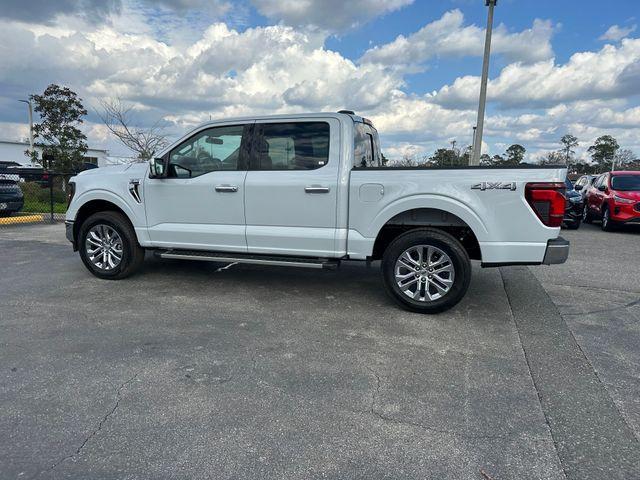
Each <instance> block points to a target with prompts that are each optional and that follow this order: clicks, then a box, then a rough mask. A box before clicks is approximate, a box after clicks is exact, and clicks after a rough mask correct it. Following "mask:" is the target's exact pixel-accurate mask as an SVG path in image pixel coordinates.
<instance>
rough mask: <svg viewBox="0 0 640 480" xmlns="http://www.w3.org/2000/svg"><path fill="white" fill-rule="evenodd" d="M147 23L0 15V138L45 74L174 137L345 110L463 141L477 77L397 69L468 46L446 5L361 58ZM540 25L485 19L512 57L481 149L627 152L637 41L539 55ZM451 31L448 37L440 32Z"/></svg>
mask: <svg viewBox="0 0 640 480" xmlns="http://www.w3.org/2000/svg"><path fill="white" fill-rule="evenodd" d="M183 1H185V2H186V3H189V0H183ZM374 3H375V4H376V5H378V7H379V8H383V7H381V6H380V5H382V2H378V3H376V2H373V3H372V5H373V4H374ZM405 3H406V2H405ZM305 5H306V4H305ZM385 5H387V7H388V8H391V7H390V6H389V5H391V4H385ZM398 5H400V4H396V7H394V8H399V7H398ZM336 10H337V9H336ZM384 11H387V10H384V9H382V10H378V13H379V12H384ZM350 18H351V20H350V22H351V23H353V22H354V21H360V22H361V21H366V18H364V17H353V16H351V17H350ZM354 19H356V20H354ZM151 22H152V20H149V19H148V18H147V17H146V14H145V11H143V10H141V9H135V8H133V9H132V8H129V7H128V6H127V5H125V6H124V7H123V9H122V11H121V13H120V14H117V15H112V16H111V17H110V21H109V22H105V23H104V24H101V25H89V24H87V23H86V21H84V20H82V19H78V18H76V17H64V16H63V17H59V19H58V20H57V21H56V22H54V23H53V24H50V25H39V24H27V23H24V22H18V21H13V20H0V65H2V68H1V69H0V121H4V122H5V123H0V137H6V136H13V137H15V136H16V135H18V134H20V135H24V133H21V132H24V128H23V129H22V130H20V131H18V130H16V128H15V126H11V125H13V124H15V122H17V121H19V120H20V119H22V118H25V117H26V115H25V112H24V108H23V107H24V106H23V105H21V104H18V103H17V102H16V101H15V99H16V98H24V97H25V96H27V95H28V94H30V93H34V92H41V91H42V90H43V89H44V88H45V87H46V85H47V84H49V83H52V82H56V83H61V84H65V85H68V86H69V87H71V88H72V89H74V90H76V91H77V92H78V93H79V94H80V96H81V97H82V98H83V99H84V101H85V105H87V107H91V106H96V105H98V100H99V99H101V98H105V97H112V96H116V95H117V96H120V97H122V99H123V100H125V101H127V102H131V103H133V104H134V105H135V106H136V116H137V118H138V119H139V122H140V123H141V124H151V123H154V122H155V121H157V120H158V119H164V120H165V121H166V122H167V124H168V126H169V128H168V131H169V133H171V134H174V135H179V134H181V133H182V132H183V131H184V129H185V128H186V127H188V126H191V125H193V124H196V123H199V122H201V121H204V120H208V119H209V118H210V117H212V118H224V117H231V116H240V115H253V114H262V113H284V112H305V111H321V110H325V111H335V110H338V109H340V108H351V109H355V110H356V111H357V112H358V113H362V114H364V115H366V116H368V117H370V118H372V120H373V121H374V123H375V124H376V126H377V127H378V130H379V131H380V133H381V134H382V138H383V145H384V148H385V151H386V153H387V155H388V156H389V157H401V156H402V154H403V153H405V152H413V153H414V154H418V153H419V154H421V155H422V154H430V153H432V152H433V151H434V150H435V149H436V148H440V147H443V146H446V145H448V143H449V142H450V141H451V140H452V139H456V140H457V141H458V145H459V146H461V147H464V146H465V145H467V144H469V143H470V142H471V134H472V127H473V125H474V124H475V121H476V113H475V109H476V106H477V95H478V78H477V77H462V78H459V79H456V80H455V81H454V82H453V83H452V84H451V85H448V86H445V87H443V88H442V89H440V90H439V91H438V92H436V93H435V94H430V95H422V96H420V95H414V94H411V93H409V92H408V91H407V87H406V85H405V75H406V73H407V72H408V71H410V70H411V68H409V67H411V66H413V65H414V63H420V64H424V62H427V61H428V59H429V55H431V54H432V53H434V52H435V53H436V54H438V55H442V56H444V55H445V53H446V55H474V54H478V51H476V50H474V48H476V47H474V46H472V43H473V42H472V40H474V39H477V38H476V37H477V36H478V35H480V36H482V30H481V29H480V28H478V27H475V26H465V25H464V24H463V19H462V18H461V15H459V14H458V13H456V12H455V11H454V12H450V13H449V14H446V15H445V16H443V17H442V18H441V19H440V20H437V21H436V22H433V23H431V24H429V25H427V26H426V27H425V28H423V29H421V30H420V31H419V32H417V33H415V34H414V35H410V36H408V37H407V38H406V39H404V41H405V42H406V49H407V52H408V54H407V55H404V53H403V52H404V47H402V45H401V44H400V43H398V42H400V41H399V40H398V39H396V40H395V41H394V42H391V43H390V44H388V45H386V46H382V47H379V48H378V49H374V50H370V51H369V52H368V53H367V54H366V55H365V60H366V61H353V60H350V59H348V58H345V57H344V56H342V55H341V54H340V53H338V52H334V51H331V50H328V49H327V48H326V46H325V45H326V39H327V34H326V33H323V32H321V31H320V30H319V29H317V28H303V27H293V26H286V25H284V24H279V25H275V26H268V27H255V28H249V29H245V30H242V29H237V28H232V27H230V26H229V25H228V24H225V23H222V22H218V23H214V24H212V25H208V26H207V27H206V28H205V29H203V31H200V32H197V34H196V35H195V39H192V38H191V36H193V34H194V32H189V35H182V36H181V35H180V28H175V34H176V37H175V38H174V37H171V38H167V37H166V36H164V35H160V34H159V33H158V31H157V30H156V29H155V28H153V25H152V24H151ZM338 23H339V22H338ZM347 23H348V24H349V25H350V24H351V23H349V22H347ZM445 24H446V25H448V27H447V28H445ZM552 30H553V28H552V27H551V24H550V23H548V22H539V21H538V22H535V23H534V25H533V27H532V28H531V29H529V30H524V31H522V32H508V31H507V29H506V27H499V28H498V29H497V30H496V32H502V33H499V34H498V33H497V36H496V38H497V39H498V40H497V43H496V44H495V46H496V49H499V51H500V52H501V53H503V54H504V55H505V56H507V57H508V58H514V59H520V61H519V62H515V63H512V64H510V65H508V66H507V67H506V68H504V69H503V70H502V72H501V73H500V75H498V77H496V78H495V79H493V80H492V81H491V84H490V86H489V97H490V101H492V102H493V103H491V105H490V107H491V108H490V112H491V114H490V115H489V116H488V118H487V121H486V130H485V132H486V136H485V141H486V142H487V143H488V145H487V146H486V148H485V151H489V152H490V153H491V154H494V153H502V151H503V150H504V145H510V144H511V143H515V142H518V143H522V144H523V145H525V146H526V147H527V149H528V150H529V152H530V154H531V155H535V152H536V150H538V149H546V150H551V149H553V148H557V143H558V139H559V138H560V137H561V136H562V135H563V134H564V133H567V132H568V131H570V132H571V133H573V134H574V135H576V136H578V137H579V138H580V139H581V141H582V142H583V143H584V144H585V148H586V146H588V142H591V141H593V139H595V137H596V136H598V135H601V134H604V133H611V134H613V135H615V136H616V138H618V139H619V141H620V143H621V144H623V145H624V146H625V147H628V148H633V149H635V150H638V151H640V107H638V106H637V102H636V103H635V104H634V103H633V102H632V101H630V100H628V99H629V98H630V97H631V96H632V95H633V94H634V93H640V91H639V88H640V40H637V39H636V40H634V39H624V40H622V42H621V43H620V44H619V45H606V46H605V47H603V48H602V49H601V50H600V51H597V52H583V53H579V54H576V55H574V56H573V57H571V59H570V60H569V61H567V62H566V63H565V64H557V63H556V62H555V61H554V60H553V59H551V58H549V56H550V55H551V53H552V52H551V45H550V39H551V35H552ZM452 31H454V32H457V34H459V35H458V37H457V38H458V39H459V43H456V41H454V38H453V37H451V38H450V37H449V36H448V35H449V34H450V33H451V32H452ZM425 32H426V33H425ZM430 42H431V43H430ZM481 43H482V42H480V45H481ZM529 44H534V45H529ZM500 45H502V46H500ZM394 49H395V50H394ZM425 49H426V50H425ZM393 51H395V52H396V53H397V56H396V58H395V60H394V55H393V54H392V53H393ZM425 51H427V54H426V56H425ZM381 52H382V53H384V55H383V54H382V53H381ZM474 52H475V53H474ZM403 55H404V56H403ZM421 55H422V56H421ZM374 57H375V58H374ZM540 58H542V61H539V60H540ZM528 62H533V63H528ZM390 67H391V68H390ZM395 67H401V68H395ZM503 107H507V108H503ZM89 110H90V111H91V108H89ZM92 120H96V119H95V117H94V118H89V119H88V121H87V123H86V125H85V127H86V128H85V130H86V132H87V134H88V135H89V138H90V143H91V144H92V146H108V147H110V148H112V146H113V143H110V140H109V139H108V138H107V137H106V136H105V135H106V131H105V130H104V128H102V127H101V126H100V125H96V124H94V123H92ZM581 148H583V146H582V145H581ZM581 151H584V149H583V150H581ZM116 152H117V153H121V152H120V151H118V150H116Z"/></svg>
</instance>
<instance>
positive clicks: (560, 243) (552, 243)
mask: <svg viewBox="0 0 640 480" xmlns="http://www.w3.org/2000/svg"><path fill="white" fill-rule="evenodd" d="M567 258H569V241H568V240H565V239H564V238H562V237H558V238H555V239H553V240H549V241H548V242H547V250H546V251H545V253H544V259H543V260H542V263H543V264H544V265H557V264H559V263H564V262H566V261H567Z"/></svg>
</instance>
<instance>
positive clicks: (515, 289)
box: [500, 267, 640, 480]
mask: <svg viewBox="0 0 640 480" xmlns="http://www.w3.org/2000/svg"><path fill="white" fill-rule="evenodd" d="M500 272H501V273H502V278H503V281H504V287H505V291H506V293H507V297H508V300H509V304H510V305H511V310H512V313H513V318H514V321H515V323H516V326H517V328H518V333H519V335H520V340H521V342H522V348H523V349H524V354H525V358H526V360H527V364H528V366H529V371H530V373H531V376H532V378H533V382H534V385H535V387H536V390H537V391H538V398H539V400H540V405H541V406H542V410H543V412H544V415H545V417H546V419H547V423H548V425H549V428H550V430H551V435H552V437H553V440H554V443H555V445H556V449H557V451H558V456H559V457H560V461H561V463H562V465H563V468H564V470H565V475H566V477H567V478H568V479H569V480H589V479H594V480H596V479H597V480H600V479H603V478H606V479H621V480H623V479H624V480H626V479H630V478H640V444H639V443H638V440H637V439H636V437H635V436H634V433H633V431H632V429H631V428H630V426H629V425H628V424H627V423H626V421H625V419H624V418H623V417H622V416H621V414H620V412H619V411H618V409H617V407H616V405H615V404H614V402H613V400H612V399H611V397H610V396H609V393H608V392H607V390H606V388H605V386H604V385H603V384H602V382H601V381H600V379H599V378H598V375H597V374H596V372H595V371H594V369H593V367H592V365H591V363H590V362H589V360H588V359H587V358H586V357H585V355H584V354H583V352H582V350H581V349H580V346H579V345H578V344H577V342H576V340H575V338H574V337H573V334H572V333H571V331H570V330H569V328H568V327H567V324H566V323H565V321H564V319H563V318H562V317H561V316H560V314H559V312H558V310H557V307H556V306H555V305H554V303H553V302H552V301H551V299H550V298H549V296H548V295H547V292H546V291H545V290H544V289H543V288H542V285H540V283H539V282H538V281H537V280H536V278H535V277H534V275H533V274H532V273H531V271H530V270H529V269H527V268H525V267H519V268H516V267H513V268H501V269H500Z"/></svg>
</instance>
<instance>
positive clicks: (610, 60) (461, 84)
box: [433, 39, 640, 108]
mask: <svg viewBox="0 0 640 480" xmlns="http://www.w3.org/2000/svg"><path fill="white" fill-rule="evenodd" d="M479 91H480V78H479V77H476V76H465V77H459V78H457V79H456V80H455V81H454V82H453V84H451V85H446V86H444V87H442V88H441V89H440V90H439V91H438V92H437V94H436V95H434V96H433V101H434V102H436V103H438V104H440V105H446V106H450V107H457V108H460V107H463V106H471V105H473V104H475V103H477V98H478V92H479ZM639 93H640V39H625V40H623V41H622V43H621V45H619V46H614V45H605V46H604V47H603V48H602V49H601V50H600V51H598V52H581V53H576V54H574V55H573V56H572V57H571V58H570V60H569V61H568V62H567V63H566V64H564V65H558V64H556V63H555V60H554V59H550V60H546V61H543V62H538V63H534V64H531V65H525V64H522V63H512V64H510V65H508V66H507V67H505V68H504V69H503V70H502V71H501V72H500V75H498V77H497V78H495V79H492V80H491V81H490V82H489V87H488V97H489V100H490V101H494V102H499V103H500V104H502V105H505V106H509V107H514V106H527V107H529V108H532V107H533V108H539V107H546V106H552V105H554V104H557V103H561V102H567V101H577V100H591V99H613V98H627V97H630V96H632V95H635V94H639Z"/></svg>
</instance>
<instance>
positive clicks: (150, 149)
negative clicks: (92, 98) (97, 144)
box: [96, 98, 169, 160]
mask: <svg viewBox="0 0 640 480" xmlns="http://www.w3.org/2000/svg"><path fill="white" fill-rule="evenodd" d="M100 106H101V107H102V109H101V110H100V111H98V110H96V113H97V115H98V116H99V117H100V119H101V120H102V122H103V123H104V124H105V126H106V127H107V128H108V129H109V131H110V132H111V133H112V134H113V135H114V136H115V137H116V138H117V139H118V140H120V142H121V143H122V144H123V145H124V146H125V147H127V148H128V149H129V150H131V151H133V152H135V153H136V155H137V158H138V159H140V160H149V159H150V158H153V157H154V155H155V154H156V153H157V152H158V151H159V150H162V149H163V148H164V147H166V146H167V144H168V143H169V142H168V141H167V138H166V135H165V134H164V132H163V129H162V127H161V126H160V121H158V122H156V123H154V124H153V125H152V126H151V127H147V128H141V127H134V126H133V119H132V110H133V106H131V105H127V104H125V103H123V102H122V101H121V100H120V98H112V99H109V100H101V101H100Z"/></svg>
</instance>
